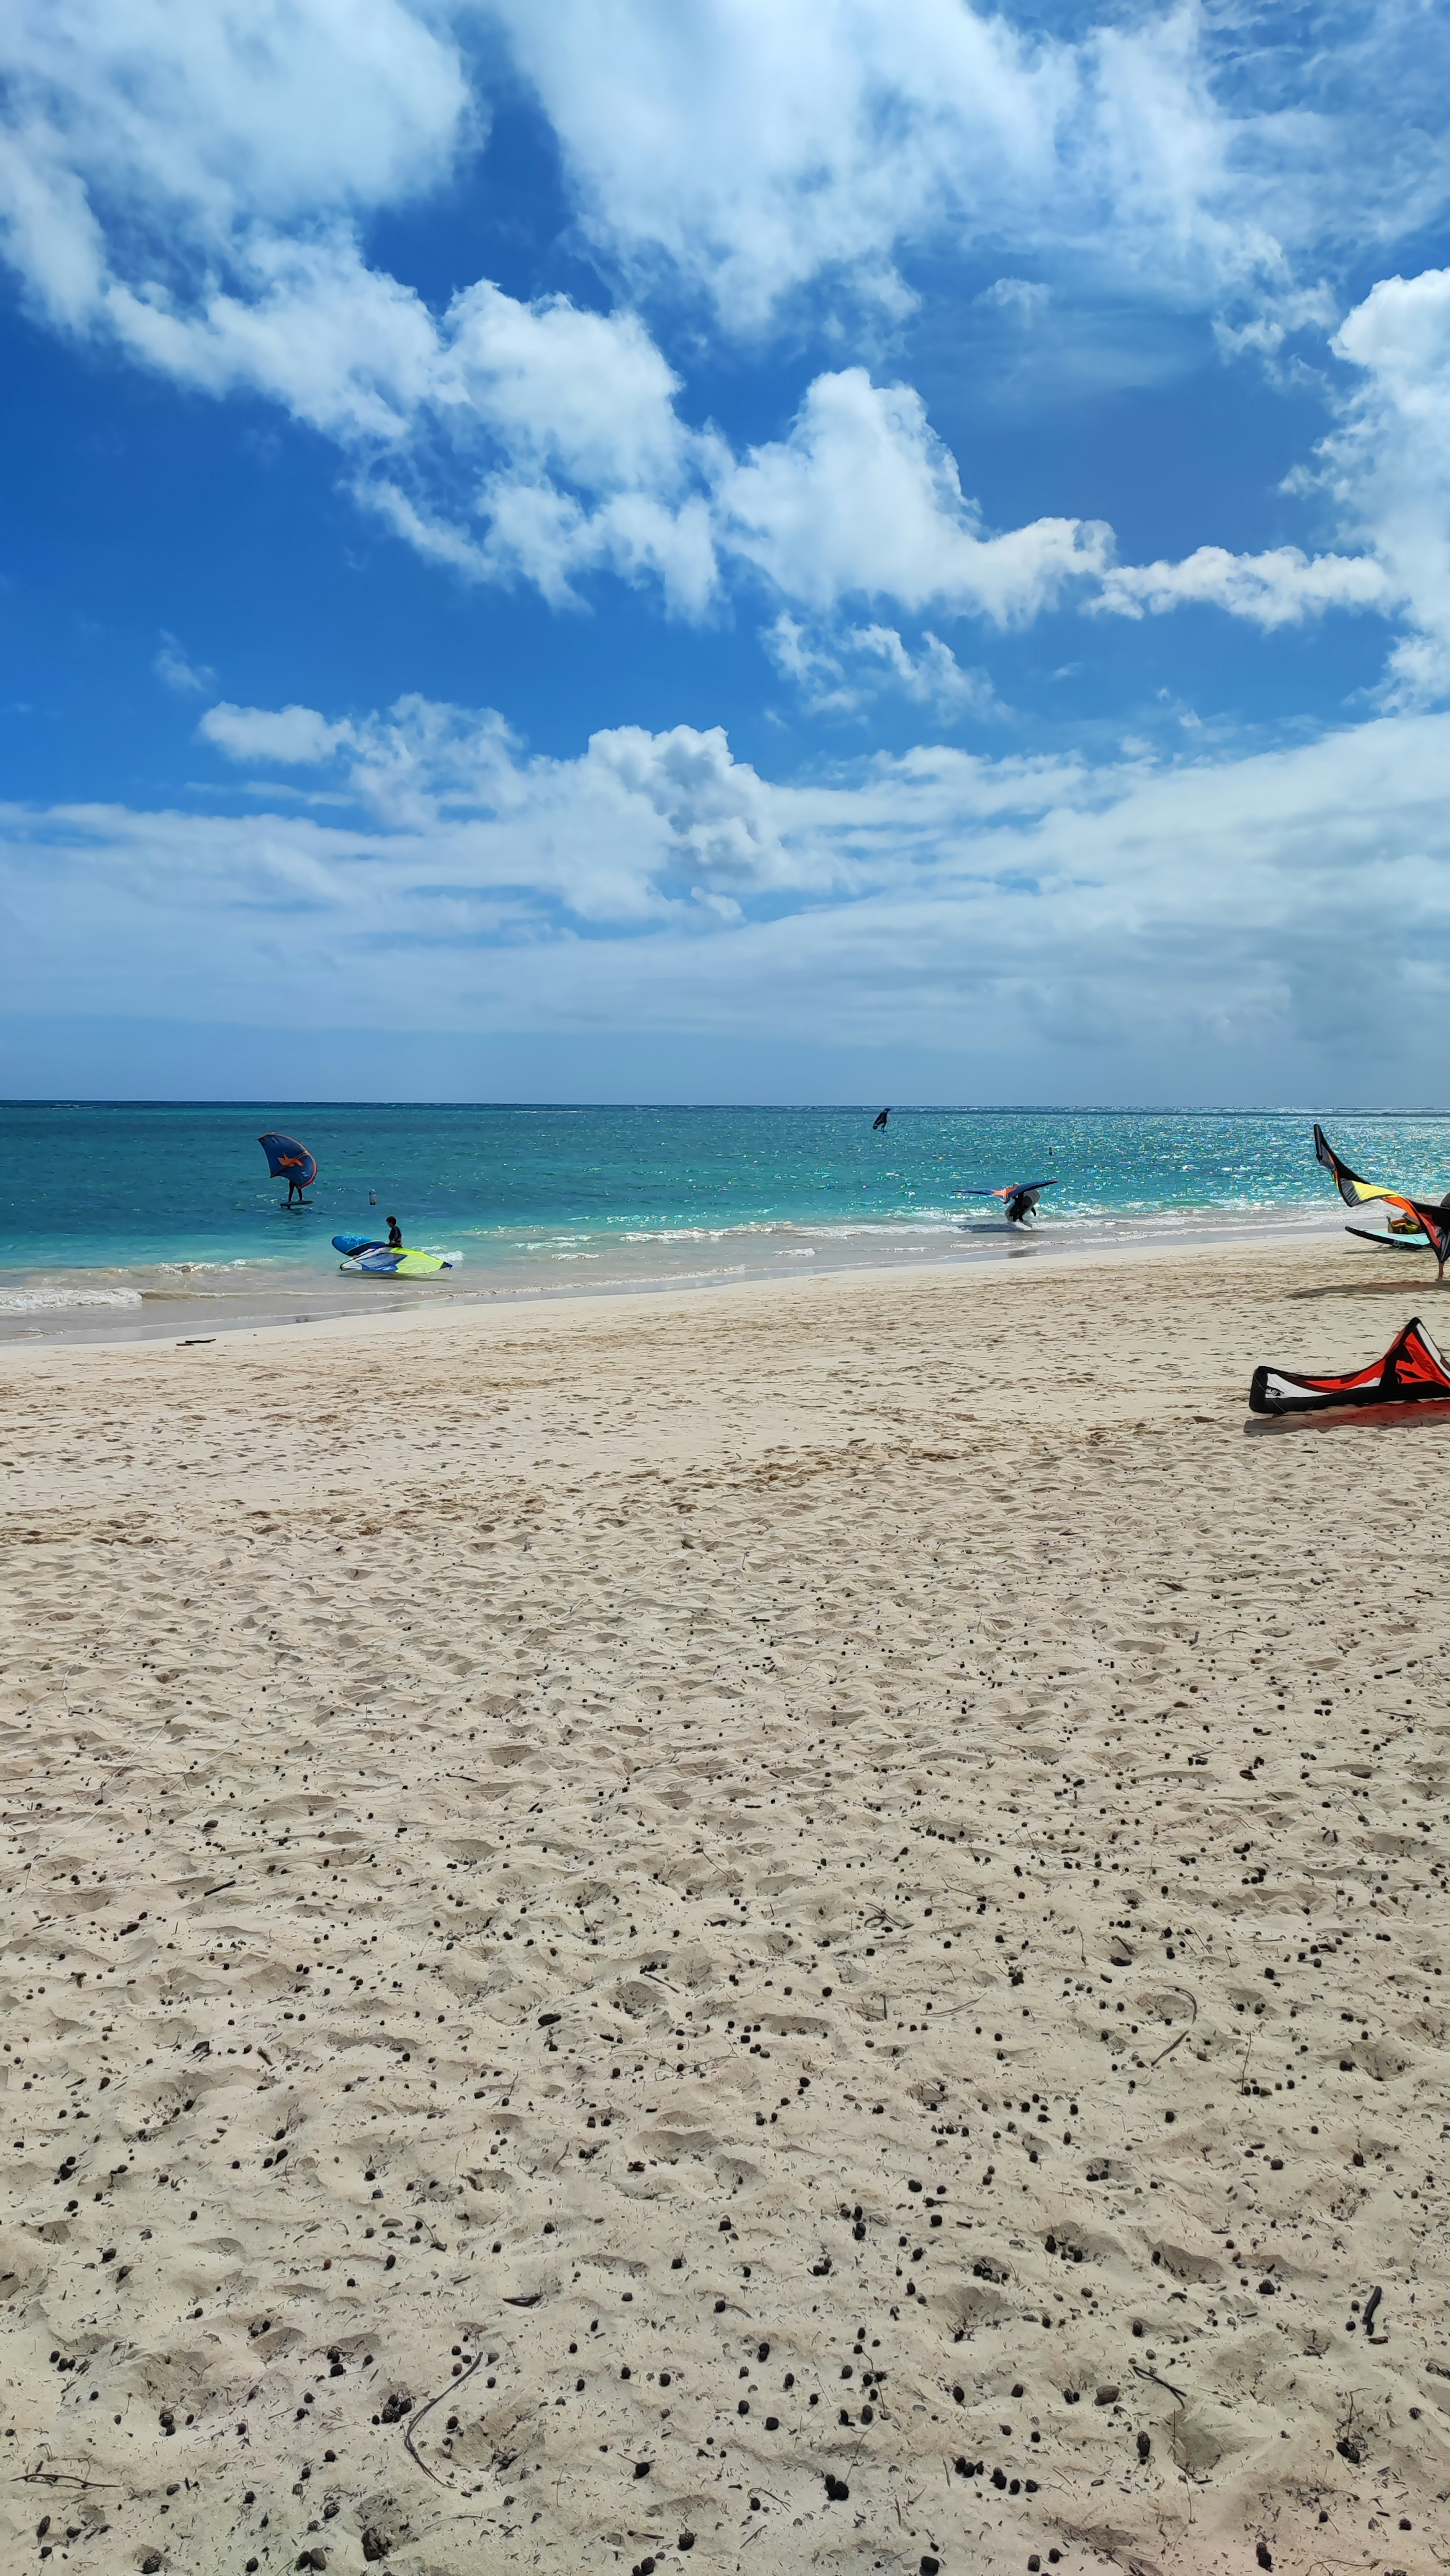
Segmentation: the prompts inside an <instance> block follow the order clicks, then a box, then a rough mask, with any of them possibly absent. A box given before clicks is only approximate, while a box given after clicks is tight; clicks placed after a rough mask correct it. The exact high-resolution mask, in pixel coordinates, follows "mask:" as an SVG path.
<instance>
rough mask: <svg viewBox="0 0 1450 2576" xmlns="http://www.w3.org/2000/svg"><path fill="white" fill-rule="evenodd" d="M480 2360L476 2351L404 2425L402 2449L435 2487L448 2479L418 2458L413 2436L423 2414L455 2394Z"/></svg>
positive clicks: (442, 2485)
mask: <svg viewBox="0 0 1450 2576" xmlns="http://www.w3.org/2000/svg"><path fill="white" fill-rule="evenodd" d="M482 2360H483V2354H482V2352H481V2351H480V2352H476V2353H475V2354H474V2356H473V2359H472V2361H471V2362H470V2363H469V2365H468V2368H467V2369H466V2370H460V2372H459V2374H458V2377H457V2378H456V2379H450V2380H449V2382H448V2385H447V2387H446V2388H440V2389H439V2391H438V2394H437V2396H436V2397H430V2398H429V2400H428V2403H427V2405H426V2406H420V2407H419V2409H418V2411H417V2413H416V2415H411V2416H410V2417H409V2418H408V2422H407V2424H406V2426H405V2427H404V2431H403V2448H404V2450H405V2451H406V2452H407V2453H408V2456H409V2458H410V2459H414V2460H417V2462H418V2466H419V2468H420V2469H421V2470H422V2472H423V2475H424V2477H425V2478H431V2479H432V2481H433V2484H434V2485H435V2487H446V2486H447V2485H449V2483H450V2481H449V2480H448V2479H447V2478H440V2476H439V2475H438V2472H437V2470H436V2469H430V2468H429V2466H428V2463H427V2461H426V2460H424V2459H420V2458H419V2455H418V2452H417V2451H416V2449H415V2448H414V2444H413V2436H414V2434H415V2433H416V2432H417V2430H418V2427H419V2425H420V2424H421V2423H422V2421H423V2418H424V2416H425V2415H431V2414H432V2412H433V2409H434V2407H435V2406H441V2405H442V2403H443V2400H444V2398H445V2397H456V2396H457V2394H458V2391H459V2390H460V2388H461V2387H462V2386H463V2384H464V2381H465V2380H468V2379H471V2378H472V2377H473V2374H474V2372H475V2371H476V2370H477V2369H478V2367H479V2365H480V2363H481V2362H482Z"/></svg>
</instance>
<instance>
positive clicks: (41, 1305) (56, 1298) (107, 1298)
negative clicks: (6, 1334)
mask: <svg viewBox="0 0 1450 2576" xmlns="http://www.w3.org/2000/svg"><path fill="white" fill-rule="evenodd" d="M140 1303H141V1291H140V1289H139V1288H121V1287H115V1288H61V1287H54V1288H48V1287H35V1288H17V1289H12V1290H11V1291H10V1292H9V1293H8V1294H5V1293H0V1315H39V1314H46V1313H51V1312H54V1311H56V1310H57V1309H59V1308H61V1307H63V1306H139V1305H140Z"/></svg>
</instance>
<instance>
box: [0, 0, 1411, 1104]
mask: <svg viewBox="0 0 1450 2576" xmlns="http://www.w3.org/2000/svg"><path fill="white" fill-rule="evenodd" d="M1447 53H1450V40H1447V24H1446V21H1445V18H1444V13H1443V12H1442V11H1437V10H1436V9H1434V8H1433V7H1431V6H1428V5H1427V6H1420V5H1397V6H1380V7H1376V6H1364V7H1358V8H1335V7H1332V6H1331V7H1325V8H1321V9H1319V10H1317V11H1315V12H1314V13H1312V14H1310V13H1305V12H1302V11H1297V10H1290V9H1287V8H1285V9H1274V8H1254V7H1251V6H1249V5H1247V0H1245V5H1237V4H1236V0H1226V5H1223V6H1220V7H1217V8H1214V9H1210V10H1201V11H1200V10H1194V9H1191V8H1175V9H1154V8H1151V7H1140V8H1135V9H1122V10H1116V11H1114V10H1106V11H1104V12H1102V13H1101V14H1100V15H1098V16H1097V17H1096V18H1094V17H1092V16H1091V15H1089V14H1088V13H1087V12H1084V11H1081V10H1073V11H1067V10H1066V9H1062V8H1055V7H1045V8H1039V9H1037V10H1031V11H1021V12H1019V13H1017V14H1015V15H1013V14H1011V13H1007V14H1004V15H1001V16H988V15H986V14H985V13H975V12H973V11H972V10H971V9H969V8H967V7H965V6H963V5H961V0H814V5H812V6H811V7H810V8H804V7H801V8H795V9H792V8H789V7H786V8H782V7H781V6H780V5H779V0H551V4H550V6H549V7H548V8H546V9H540V8H539V7H538V6H537V5H536V0H535V5H532V6H526V5H525V0H495V5H492V6H490V5H482V4H481V0H480V5H473V6H467V7H463V6H452V5H448V0H432V5H424V0H412V5H408V0H288V5H286V6H282V5H280V4H279V5H275V6H268V5H266V0H252V5H250V6H249V7H248V8H247V9H246V10H241V9H239V8H236V7H234V6H229V7H222V6H218V5H215V0H188V5H185V6H183V5H181V0H44V5H41V0H20V5H19V6H18V7H17V8H16V9H14V10H12V12H11V13H10V14H9V17H8V19H7V22H6V27H5V29H4V31H3V33H0V59H3V62H4V69H5V73H6V86H5V92H4V98H5V105H4V110H3V113H4V115H5V118H6V120H7V124H8V129H9V130H8V134H7V149H6V155H5V163H4V172H3V175H0V247H3V253H4V261H5V267H4V272H3V279H4V285H3V299H0V348H3V357H4V363H5V371H6V383H7V392H8V400H7V402H6V403H5V405H4V409H3V417H0V439H3V442H4V466H5V471H4V474H3V477H0V662H3V667H0V745H3V755H4V771H3V776H0V917H3V919H4V922H5V925H6V950H7V957H8V963H9V998H10V1002H11V1011H10V1014H9V1015H8V1019H7V1024H6V1028H5V1032H4V1034H3V1036H0V1090H4V1091H8V1092H12V1093H14V1092H26V1091H30V1092H43V1093H50V1092H57V1091H59V1092H64V1093H73V1094H84V1093H113V1094H114V1093H121V1094H152V1093H167V1092H180V1093H186V1094H190V1095H194V1096H208V1095H211V1096H227V1095H235V1094H238V1093H247V1094H257V1093H266V1092H268V1091H274V1092H279V1093H280V1092H285V1093H288V1094H290V1095H291V1096H294V1097H295V1096H298V1095H299V1094H312V1095H324V1096H330V1097H344V1096H374V1097H375V1096H385V1095H413V1096H428V1095H430V1094H436V1095H438V1096H452V1097H460V1096H461V1097H511V1096H512V1097H534V1098H538V1097H550V1096H552V1097H562V1098H574V1099H588V1098H603V1099H608V1098H649V1097H674V1098H693V1099H700V1098H727V1099H745V1100H749V1099H757V1100H758V1099H772V1098H780V1099H790V1098H798V1099H815V1100H831V1099H863V1098H874V1097H876V1096H877V1095H880V1096H881V1097H894V1098H897V1099H903V1098H912V1097H916V1098H930V1099H939V1100H1017V1101H1026V1100H1054V1101H1069V1100H1075V1101H1080V1102H1094V1101H1098V1102H1101V1101H1162V1102H1185V1103H1192V1102H1233V1101H1243V1102H1249V1101H1264V1102H1283V1103H1289V1102H1298V1103H1303V1102H1308V1101H1311V1100H1318V1101H1324V1102H1335V1103H1338V1102H1350V1101H1354V1102H1362V1103H1366V1104H1374V1103H1384V1104H1386V1105H1389V1104H1402V1105H1420V1104H1426V1103H1429V1104H1441V1105H1444V1102H1445V1080H1444V1075H1443V1070H1442V1056H1443V1049H1442V1045H1441V1039H1440V1031H1441V1027H1442V1025H1443V1019H1444V1001H1445V994H1446V985H1447V966H1450V939H1447V932H1450V878H1447V858H1450V821H1447V815H1450V799H1447V793H1446V791H1447V787H1450V719H1447V715H1446V711H1445V710H1446V699H1447V694H1450V208H1447V197H1450V160H1447V156H1446V152H1445V142H1446V136H1445V124H1446V119H1447V108H1446V105H1445V102H1446V100H1447V98H1450V87H1447V79H1446V74H1447V70H1450V63H1447V59H1446V58H1447Z"/></svg>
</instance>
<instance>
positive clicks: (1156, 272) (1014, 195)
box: [490, 0, 1446, 331]
mask: <svg viewBox="0 0 1450 2576" xmlns="http://www.w3.org/2000/svg"><path fill="white" fill-rule="evenodd" d="M490 5H491V13H492V15H493V16H494V18H495V19H496V20H497V21H498V22H500V23H501V24H502V25H503V26H504V27H505V28H506V29H507V31H508V37H509V42H510V44H511V46H512V49H513V52H514V55H515V58H516V60H517V61H518V62H519V64H520V65H521V66H522V68H523V69H524V70H525V71H526V72H527V74H528V76H529V77H530V79H531V80H532V81H533V83H534V85H535V88H536V90H537V92H538V95H539V97H540V98H541V100H542V102H543V105H544V107H545V109H546V111H547V113H548V115H549V117H550V119H551V121H552V123H553V125H554V128H555V130H556V132H557V134H558V135H559V138H560V141H561V143H562V146H563V149H564V152H565V155H566V157H567V162H568V165H569V168H570V171H571V174H572V176H573V178H574V181H575V184H576V187H577V189H578V192H579V198H580V205H581V213H582V219H583V221H584V223H585V225H586V226H587V227H588V230H589V232H590V234H591V235H592V238H593V239H594V241H595V242H596V244H598V246H599V247H600V248H601V249H602V250H603V251H605V252H606V253H608V254H610V255H612V256H613V257H614V258H615V259H616V260H617V261H618V263H619V264H620V266H621V268H622V269H623V271H624V273H625V274H626V275H627V276H629V277H631V278H633V279H635V280H638V281H642V282H649V281H651V280H653V279H656V278H657V277H658V276H659V274H660V272H661V269H662V267H664V266H665V265H666V264H667V265H668V267H669V269H670V270H671V272H672V273H673V274H674V275H675V276H676V277H678V278H680V279H683V280H684V281H685V282H686V283H688V284H690V285H692V286H694V287H695V288H696V289H697V290H698V291H699V292H701V293H703V294H705V295H708V296H709V297H710V298H711V300H712V301H713V303H714V305H715V307H716V309H717V311H718V312H719V313H720V314H721V316H722V317H723V318H724V319H725V321H726V322H727V324H729V325H731V326H733V327H734V328H736V329H740V330H747V331H749V330H758V329H761V328H763V327H764V326H765V325H766V323H767V322H768V320H769V318H770V317H771V315H772V313H773V312H774V311H775V309H776V308H777V307H778V306H779V305H780V304H781V302H782V301H783V300H784V299H786V298H789V297H790V296H792V295H793V294H796V293H798V292H799V291H800V290H802V289H803V288H805V287H806V286H808V285H809V284H810V283H811V282H812V281H813V280H815V279H817V278H820V277H822V276H825V277H827V278H828V279H829V278H836V279H845V280H846V281H848V282H849V283H850V285H851V287H852V289H853V291H854V292H855V293H856V294H858V295H862V294H864V295H866V296H873V295H874V296H875V297H876V298H877V299H878V300H879V301H880V302H881V304H882V305H883V306H884V307H885V308H886V310H887V312H888V313H894V312H899V311H900V310H901V308H902V305H903V303H904V302H906V301H907V300H908V299H909V289H908V288H907V287H906V286H905V285H904V284H903V280H902V275H901V272H900V269H899V267H898V258H899V255H900V254H901V253H902V252H903V251H904V250H910V249H911V248H913V247H916V246H918V245H921V244H923V243H926V242H938V241H943V240H945V241H950V242H951V243H952V244H953V245H954V246H955V247H957V248H958V249H961V248H968V247H973V246H976V245H978V244H981V243H983V242H986V241H993V242H1000V241H1003V240H1010V241H1012V242H1013V243H1014V244H1016V245H1018V246H1020V247H1021V248H1022V249H1030V248H1041V249H1043V250H1044V251H1048V252H1052V253H1055V254H1057V255H1059V256H1066V257H1068V258H1070V259H1071V260H1072V262H1073V263H1074V264H1075V265H1076V267H1077V268H1078V270H1079V272H1080V273H1081V272H1082V271H1083V270H1084V269H1087V270H1088V271H1093V270H1095V271H1096V273H1097V275H1098V276H1099V278H1100V279H1102V280H1103V281H1105V282H1111V283H1112V285H1113V286H1114V287H1115V288H1122V287H1123V286H1125V285H1127V286H1130V287H1131V288H1132V289H1133V290H1134V291H1135V292H1137V293H1140V294H1144V295H1146V296H1148V297H1149V298H1151V299H1152V300H1155V301H1160V302H1161V301H1164V300H1166V301H1170V302H1179V303H1183V304H1192V305H1195V306H1199V307H1204V306H1207V307H1209V308H1219V307H1223V308H1225V309H1226V310H1228V312H1229V318H1230V320H1233V319H1234V318H1237V319H1239V320H1240V321H1246V320H1248V319H1249V318H1251V316H1250V313H1249V312H1247V311H1245V312H1240V311H1239V310H1238V308H1239V306H1240V305H1247V307H1249V308H1251V312H1252V315H1253V316H1258V315H1263V314H1272V313H1273V312H1274V311H1275V310H1276V309H1277V307H1278V305H1279V303H1280V300H1281V299H1283V298H1289V299H1290V300H1291V301H1292V299H1293V298H1294V297H1296V296H1298V295H1301V294H1302V293H1303V292H1304V291H1305V290H1306V286H1308V287H1312V286H1313V284H1314V278H1313V276H1312V275H1311V276H1310V277H1309V278H1307V279H1306V278H1305V276H1304V275H1303V274H1302V270H1303V267H1304V264H1305V262H1306V261H1308V262H1312V261H1314V260H1316V259H1318V258H1320V257H1322V256H1324V255H1326V254H1334V253H1336V252H1337V251H1338V250H1340V249H1342V248H1344V247H1347V246H1352V247H1353V248H1354V249H1355V250H1360V249H1362V247H1363V244H1364V242H1365V241H1366V240H1373V239H1383V238H1386V237H1392V235H1393V234H1394V232H1395V230H1396V229H1397V228H1408V227H1409V226H1410V225H1411V224H1417V223H1422V222H1424V221H1425V220H1427V218H1428V217H1429V216H1430V214H1431V213H1432V212H1433V211H1434V210H1435V209H1436V208H1437V207H1438V206H1441V205H1443V204H1444V202H1445V195H1446V174H1445V168H1444V163H1443V154H1442V150H1441V146H1440V137H1441V135H1442V134H1443V115H1442V114H1440V113H1439V112H1438V111H1437V109H1436V108H1435V106H1434V105H1432V104H1430V102H1433V101H1434V100H1435V99H1436V98H1437V96H1440V95H1443V81H1444V72H1445V30H1444V27H1443V25H1441V24H1440V23H1438V22H1437V21H1436V19H1435V18H1434V15H1433V13H1427V12H1425V11H1423V10H1419V9H1411V10H1405V9H1400V8H1397V7H1394V6H1386V7H1381V8H1376V9H1372V10H1370V11H1369V12H1368V13H1364V12H1360V11H1356V10H1351V9H1350V8H1348V7H1337V6H1335V5H1334V0H1330V5H1329V6H1328V7H1327V8H1326V9H1325V10H1324V11H1322V12H1321V13H1320V15H1319V17H1318V18H1317V20H1316V31H1315V32H1316V40H1317V41H1316V44H1315V47H1314V49H1313V51H1312V53H1309V54H1304V53H1301V52H1297V51H1295V52H1293V53H1292V54H1291V53H1290V52H1289V51H1288V50H1287V49H1281V48H1279V47H1278V46H1266V45H1265V44H1264V43H1263V42H1262V35H1261V29H1260V26H1259V23H1258V21H1257V20H1256V19H1254V18H1253V16H1252V15H1249V16H1247V17H1246V16H1245V15H1244V14H1243V13H1242V12H1239V11H1235V10H1223V11H1218V12H1204V11H1202V10H1200V9H1198V8H1195V7H1191V6H1188V5H1181V6H1177V7H1168V8H1165V9H1161V10H1159V11H1157V12H1148V11H1135V12H1133V13H1132V14H1131V16H1127V17H1125V16H1124V15H1123V14H1122V13H1119V12H1112V13H1110V12H1108V11H1106V10H1104V11H1103V12H1102V14H1101V17H1100V18H1099V21H1098V23H1096V24H1094V23H1092V21H1091V20H1090V19H1087V18H1085V17H1083V16H1082V15H1081V14H1080V15H1079V18H1078V20H1077V21H1076V22H1075V24H1074V30H1073V35H1072V38H1071V39H1070V40H1063V39H1060V38H1054V37H1049V36H1047V35H1045V34H1044V33H1043V32H1042V24H1041V19H1040V16H1039V17H1038V18H1037V19H1036V21H1035V23H1034V24H1033V25H1032V26H1031V27H1030V28H1026V27H1024V28H1019V27H1016V26H1014V25H1013V24H1012V22H1011V18H1010V16H1009V15H1008V14H1006V13H1003V12H993V13H988V12H987V11H985V10H978V9H973V8H971V7H968V6H964V5H962V0H818V5H816V6H814V7H812V8H810V9H805V10H801V9H796V10H789V9H787V10H782V9H781V8H780V7H778V6H776V5H773V0H699V5H697V6H694V7H691V8H689V9H674V10H670V9H662V8H659V7H658V6H655V5H653V0H621V5H620V6H618V7H615V8H611V9H610V10H608V11H606V12H601V11H600V10H599V9H598V8H597V7H596V6H594V5H593V0H554V5H553V6H551V7H550V8H547V9H540V8H538V7H536V6H535V5H533V0H490ZM1290 66H1291V67H1292V69H1290ZM1410 101H1413V102H1414V113H1413V114H1412V115H1410V114H1407V113H1406V107H1407V102H1410ZM1427 107H1428V113H1427Z"/></svg>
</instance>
